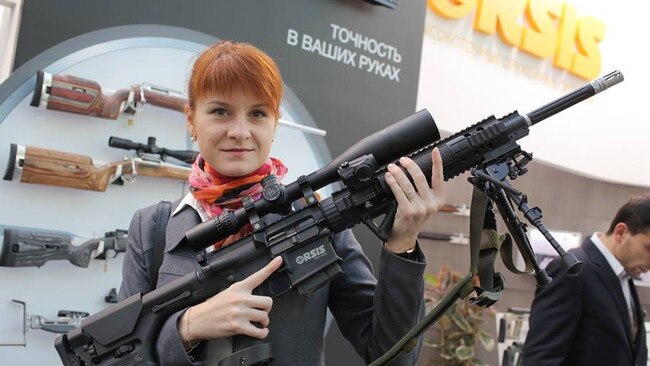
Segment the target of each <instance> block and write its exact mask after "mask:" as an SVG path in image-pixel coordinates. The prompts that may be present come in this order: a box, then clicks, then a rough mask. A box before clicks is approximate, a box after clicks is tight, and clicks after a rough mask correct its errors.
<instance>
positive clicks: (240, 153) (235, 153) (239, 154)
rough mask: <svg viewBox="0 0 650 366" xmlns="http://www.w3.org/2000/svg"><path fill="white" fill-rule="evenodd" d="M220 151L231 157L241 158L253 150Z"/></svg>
mask: <svg viewBox="0 0 650 366" xmlns="http://www.w3.org/2000/svg"><path fill="white" fill-rule="evenodd" d="M221 151H223V152H225V153H226V154H228V155H232V156H243V155H246V154H247V153H249V152H251V151H253V150H251V149H223V150H221Z"/></svg>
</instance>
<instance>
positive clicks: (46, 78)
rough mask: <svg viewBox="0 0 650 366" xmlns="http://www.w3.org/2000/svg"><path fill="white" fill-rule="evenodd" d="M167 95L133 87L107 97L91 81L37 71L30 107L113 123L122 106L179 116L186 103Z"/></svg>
mask: <svg viewBox="0 0 650 366" xmlns="http://www.w3.org/2000/svg"><path fill="white" fill-rule="evenodd" d="M170 92H171V91H170V90H167V89H164V88H159V87H154V86H148V85H144V84H143V85H134V86H133V87H131V88H130V89H120V90H118V91H116V92H115V93H113V94H111V95H110V96H107V95H104V94H103V93H102V88H101V86H100V85H99V84H98V83H97V82H95V81H92V80H88V79H83V78H80V77H77V76H72V75H51V74H48V73H45V72H43V71H39V72H38V74H37V81H36V86H35V88H34V94H33V96H32V101H31V103H30V104H31V105H32V106H33V107H39V106H45V107H46V108H47V109H52V110H56V111H62V112H69V113H77V114H84V115H88V116H95V117H101V118H107V119H117V117H118V116H119V114H120V112H122V110H123V109H124V108H123V107H122V105H123V103H126V104H127V105H129V104H131V105H133V106H134V105H136V104H137V103H140V104H144V103H151V104H153V105H155V106H158V107H161V108H166V109H171V110H175V111H178V112H183V111H184V108H185V104H186V103H187V99H186V98H183V97H179V96H174V95H171V93H170ZM130 97H131V98H132V99H131V100H129V99H130Z"/></svg>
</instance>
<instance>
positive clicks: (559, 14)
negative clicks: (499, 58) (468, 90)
mask: <svg viewBox="0 0 650 366" xmlns="http://www.w3.org/2000/svg"><path fill="white" fill-rule="evenodd" d="M427 3H428V6H429V8H430V9H431V10H433V11H434V12H435V13H436V14H438V15H440V16H443V17H445V18H451V19H459V18H463V17H465V16H467V15H469V14H470V13H471V12H472V11H474V10H476V12H475V16H474V29H477V30H479V31H481V32H483V33H486V34H494V33H495V32H498V33H499V37H500V38H501V40H502V41H503V42H504V43H506V44H508V45H511V46H514V47H517V48H519V49H521V50H523V51H526V52H528V53H530V54H531V55H534V56H536V57H539V58H549V57H553V65H555V66H556V67H559V68H561V69H564V70H567V71H569V72H571V73H573V74H575V75H578V76H580V77H582V78H585V79H588V80H590V79H594V78H596V77H597V76H598V75H599V73H600V67H601V58H600V51H599V49H598V42H600V41H602V40H603V38H604V36H605V25H604V24H603V22H601V21H600V20H598V19H596V18H594V17H592V16H583V17H581V18H578V17H577V15H576V14H577V11H576V8H575V7H574V6H572V5H570V4H568V3H561V2H558V1H555V0H427ZM522 14H525V19H526V22H527V23H528V27H525V26H524V25H522V24H520V22H519V18H520V17H521V15H522Z"/></svg>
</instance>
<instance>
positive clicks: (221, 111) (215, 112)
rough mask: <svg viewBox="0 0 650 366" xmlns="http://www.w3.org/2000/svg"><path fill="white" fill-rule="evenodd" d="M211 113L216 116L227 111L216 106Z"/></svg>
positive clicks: (222, 114)
mask: <svg viewBox="0 0 650 366" xmlns="http://www.w3.org/2000/svg"><path fill="white" fill-rule="evenodd" d="M212 114H215V115H217V116H225V115H226V114H228V112H227V111H226V110H225V109H223V108H217V109H215V110H213V111H212Z"/></svg>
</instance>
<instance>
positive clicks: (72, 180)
mask: <svg viewBox="0 0 650 366" xmlns="http://www.w3.org/2000/svg"><path fill="white" fill-rule="evenodd" d="M119 164H120V163H111V164H106V165H104V166H102V167H100V168H96V167H95V165H94V164H93V160H92V158H91V157H89V156H84V155H77V154H71V153H66V152H61V151H55V150H49V149H43V148H38V147H33V146H25V156H24V160H23V164H22V173H21V175H20V182H22V183H33V184H45V185H49V186H57V187H68V188H77V189H85V190H90V191H98V192H104V191H105V190H106V187H108V184H109V183H110V179H111V177H112V176H113V175H114V174H115V172H116V170H117V166H118V165H119Z"/></svg>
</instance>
